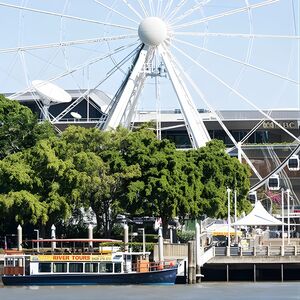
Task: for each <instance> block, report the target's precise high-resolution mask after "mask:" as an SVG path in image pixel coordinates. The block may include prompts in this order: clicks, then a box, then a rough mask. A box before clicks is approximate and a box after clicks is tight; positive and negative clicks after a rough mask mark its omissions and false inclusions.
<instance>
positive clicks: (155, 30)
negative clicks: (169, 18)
mask: <svg viewBox="0 0 300 300" xmlns="http://www.w3.org/2000/svg"><path fill="white" fill-rule="evenodd" d="M138 34H139V38H140V40H141V41H142V42H143V43H144V44H146V45H148V46H153V47H155V46H159V45H160V44H161V43H162V42H164V41H165V40H166V39H167V37H168V28H167V24H166V23H165V22H164V21H163V20H162V19H160V18H157V17H147V18H145V19H144V20H143V21H142V22H141V23H140V26H139V29H138Z"/></svg>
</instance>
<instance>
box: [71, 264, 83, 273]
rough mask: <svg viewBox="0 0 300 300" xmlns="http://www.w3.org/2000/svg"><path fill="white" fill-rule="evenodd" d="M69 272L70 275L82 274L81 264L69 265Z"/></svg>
mask: <svg viewBox="0 0 300 300" xmlns="http://www.w3.org/2000/svg"><path fill="white" fill-rule="evenodd" d="M69 272H70V273H82V272H83V263H69Z"/></svg>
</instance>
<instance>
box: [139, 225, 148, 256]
mask: <svg viewBox="0 0 300 300" xmlns="http://www.w3.org/2000/svg"><path fill="white" fill-rule="evenodd" d="M138 231H142V233H143V256H145V253H146V238H145V228H139V229H138Z"/></svg>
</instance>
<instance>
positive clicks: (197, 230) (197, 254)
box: [196, 222, 201, 271]
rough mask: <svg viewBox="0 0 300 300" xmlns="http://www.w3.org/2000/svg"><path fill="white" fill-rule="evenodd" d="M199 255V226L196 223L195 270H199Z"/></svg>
mask: <svg viewBox="0 0 300 300" xmlns="http://www.w3.org/2000/svg"><path fill="white" fill-rule="evenodd" d="M200 260H201V253H200V225H199V223H198V222H196V270H197V271H198V270H200V267H201V264H200Z"/></svg>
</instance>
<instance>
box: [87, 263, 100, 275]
mask: <svg viewBox="0 0 300 300" xmlns="http://www.w3.org/2000/svg"><path fill="white" fill-rule="evenodd" d="M84 270H85V272H86V273H98V264H97V263H86V264H85V268H84Z"/></svg>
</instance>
